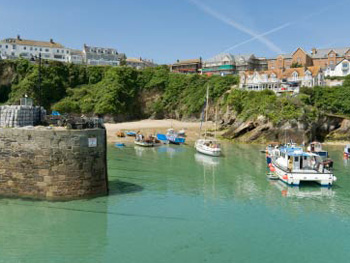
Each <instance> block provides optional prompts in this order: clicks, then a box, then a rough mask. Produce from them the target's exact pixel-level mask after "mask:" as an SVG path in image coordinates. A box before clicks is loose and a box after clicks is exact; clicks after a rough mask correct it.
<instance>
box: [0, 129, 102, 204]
mask: <svg viewBox="0 0 350 263" xmlns="http://www.w3.org/2000/svg"><path fill="white" fill-rule="evenodd" d="M107 193H108V178H107V159H106V131H105V130H104V129H88V130H66V129H63V128H54V129H48V128H46V127H40V128H39V127H35V128H32V129H24V128H3V129H1V128H0V196H8V197H21V198H34V199H47V200H71V199H78V198H87V197H93V196H98V195H105V194H107Z"/></svg>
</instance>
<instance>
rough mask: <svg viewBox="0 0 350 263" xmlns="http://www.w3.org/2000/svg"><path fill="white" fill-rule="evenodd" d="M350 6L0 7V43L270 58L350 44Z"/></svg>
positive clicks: (197, 2) (251, 2)
mask: <svg viewBox="0 0 350 263" xmlns="http://www.w3.org/2000/svg"><path fill="white" fill-rule="evenodd" d="M349 7H350V0H333V1H328V0H294V1H282V0H265V1H259V0H246V1H242V0H123V1H122V0H114V1H112V0H99V1H96V0H95V1H92V0H84V1H83V0H70V1H68V0H62V1H48V0H45V1H44V0H36V1H32V0H15V1H0V38H1V39H3V38H5V37H15V36H16V35H17V34H20V35H21V36H22V38H26V39H36V40H45V39H47V40H48V39H50V38H53V39H54V40H55V41H57V42H60V43H62V44H63V45H65V46H67V47H72V48H78V49H81V48H82V45H83V44H84V43H86V44H90V45H98V46H106V47H114V48H117V50H118V51H120V52H125V53H126V54H127V56H128V57H139V56H141V57H144V58H151V59H154V60H155V61H156V62H158V63H172V62H174V61H175V60H176V59H188V58H198V57H200V56H201V57H203V58H204V59H206V58H210V57H212V56H214V55H215V54H217V53H221V52H223V51H225V50H227V49H229V48H230V47H234V46H236V47H235V48H233V49H231V50H229V52H231V53H232V54H246V53H254V54H256V55H257V56H264V57H273V56H275V55H276V53H279V51H283V52H291V51H293V50H294V49H295V48H296V47H298V46H301V47H303V48H305V49H306V50H311V48H312V47H318V48H324V47H343V46H350V20H349V18H348V17H349V16H348V13H349ZM254 37H256V38H255V39H254ZM247 40H249V41H247ZM246 41H247V42H246ZM244 42H246V43H244Z"/></svg>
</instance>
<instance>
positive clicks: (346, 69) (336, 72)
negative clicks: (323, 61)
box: [325, 59, 350, 77]
mask: <svg viewBox="0 0 350 263" xmlns="http://www.w3.org/2000/svg"><path fill="white" fill-rule="evenodd" d="M347 75H350V60H348V59H343V60H341V61H340V62H338V63H337V64H336V65H334V66H328V67H327V69H326V70H325V76H326V77H345V76H347Z"/></svg>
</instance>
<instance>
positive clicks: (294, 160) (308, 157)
mask: <svg viewBox="0 0 350 263" xmlns="http://www.w3.org/2000/svg"><path fill="white" fill-rule="evenodd" d="M276 157H277V156H276ZM276 163H277V164H278V165H279V166H280V167H281V168H284V170H288V171H289V172H301V171H302V172H303V173H305V172H308V173H312V172H320V173H327V172H329V171H328V170H326V169H325V166H324V164H323V160H322V158H321V157H320V156H319V155H317V154H315V153H307V152H304V151H303V150H302V148H300V147H296V148H295V147H293V148H287V147H286V148H282V149H280V151H279V157H277V159H276Z"/></svg>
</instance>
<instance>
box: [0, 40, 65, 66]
mask: <svg viewBox="0 0 350 263" xmlns="http://www.w3.org/2000/svg"><path fill="white" fill-rule="evenodd" d="M40 53H41V56H42V58H43V59H48V60H55V61H61V62H68V61H69V56H70V50H69V49H68V48H65V47H64V46H63V45H61V44H59V43H56V42H54V41H53V39H50V41H48V42H46V41H36V40H26V39H22V38H21V37H20V36H19V35H18V36H17V38H6V39H4V40H1V41H0V56H1V58H2V59H13V58H20V57H22V58H25V59H32V58H34V57H38V56H39V54H40Z"/></svg>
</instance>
